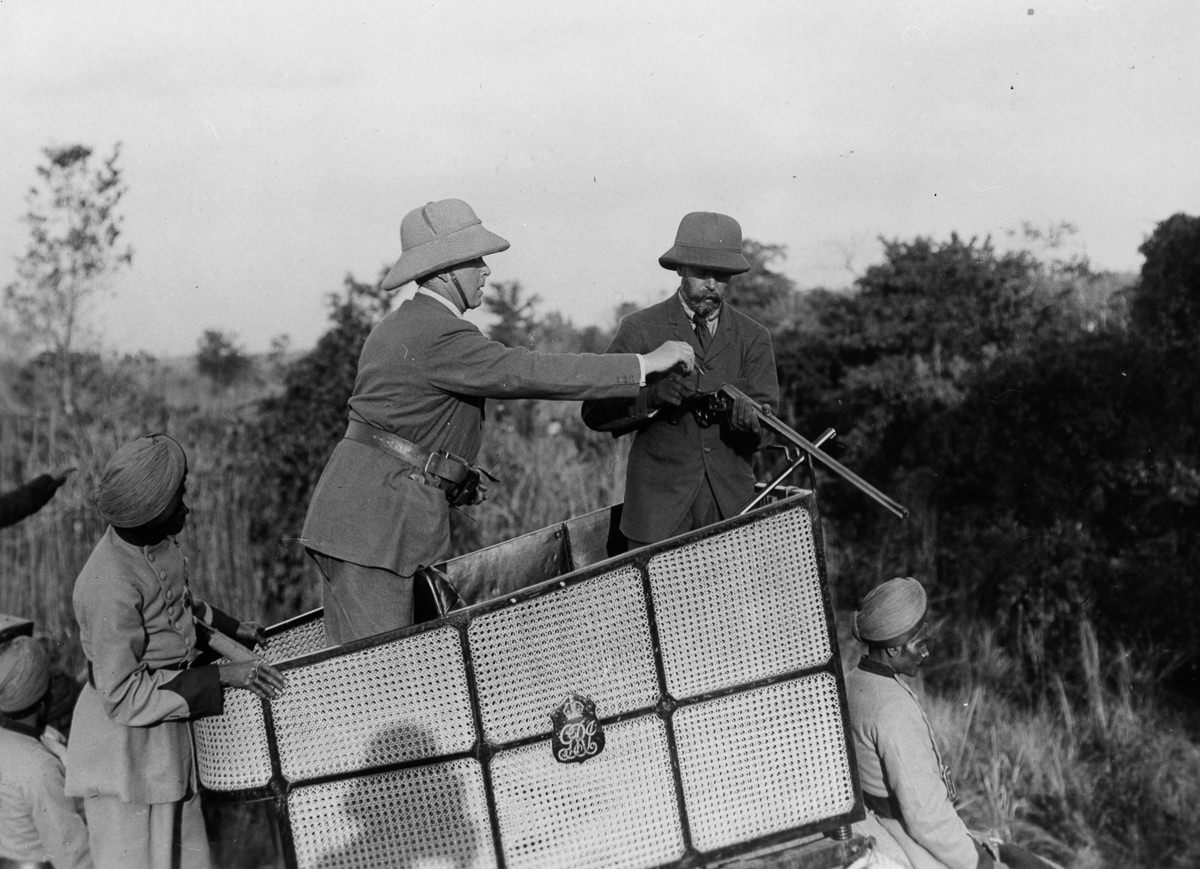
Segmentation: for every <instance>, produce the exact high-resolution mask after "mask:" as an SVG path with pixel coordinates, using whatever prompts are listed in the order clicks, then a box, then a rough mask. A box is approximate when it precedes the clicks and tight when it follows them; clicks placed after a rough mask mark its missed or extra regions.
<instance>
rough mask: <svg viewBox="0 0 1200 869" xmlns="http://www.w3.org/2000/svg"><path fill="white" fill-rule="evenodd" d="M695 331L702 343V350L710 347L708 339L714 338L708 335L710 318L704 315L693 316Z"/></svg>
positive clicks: (697, 338)
mask: <svg viewBox="0 0 1200 869" xmlns="http://www.w3.org/2000/svg"><path fill="white" fill-rule="evenodd" d="M692 323H693V330H692V331H694V332H695V333H696V340H697V341H699V342H700V349H701V350H703V349H704V348H706V347H707V346H708V339H709V338H711V337H712V336H711V335H709V334H708V318H707V317H705V316H704V315H703V314H700V313H695V314H692Z"/></svg>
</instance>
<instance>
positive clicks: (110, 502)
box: [96, 434, 187, 528]
mask: <svg viewBox="0 0 1200 869" xmlns="http://www.w3.org/2000/svg"><path fill="white" fill-rule="evenodd" d="M186 473H187V456H185V455H184V452H183V447H181V446H180V445H179V442H178V441H176V440H175V439H174V438H173V437H170V436H168V435H164V434H151V435H146V436H145V437H141V438H138V439H137V440H135V441H131V442H130V443H127V444H125V446H123V447H121V448H120V449H119V450H117V451H116V452H115V453H113V457H112V458H111V459H109V460H108V464H107V465H105V466H104V472H103V473H102V474H101V475H100V485H99V486H98V487H97V488H96V508H97V509H98V510H99V511H100V515H101V516H103V517H104V518H105V519H106V520H107V521H108V522H109V523H110V524H112V525H114V526H116V527H117V528H137V527H138V526H140V525H145V524H146V523H147V522H150V521H151V520H152V519H156V518H158V517H159V516H160V515H161V514H162V513H163V511H164V510H166V509H167V507H168V506H169V505H170V503H171V499H172V498H173V497H175V493H176V492H177V491H179V484H180V483H182V482H183V476H184V474H186Z"/></svg>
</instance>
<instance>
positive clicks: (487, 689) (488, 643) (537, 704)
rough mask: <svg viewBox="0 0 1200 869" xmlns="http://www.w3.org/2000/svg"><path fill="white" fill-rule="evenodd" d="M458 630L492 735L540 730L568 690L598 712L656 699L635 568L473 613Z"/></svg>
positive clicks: (506, 738)
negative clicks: (477, 614)
mask: <svg viewBox="0 0 1200 869" xmlns="http://www.w3.org/2000/svg"><path fill="white" fill-rule="evenodd" d="M467 637H468V639H469V642H470V646H471V660H472V662H473V663H474V666H475V684H476V688H477V689H478V693H479V705H480V709H481V711H482V714H483V730H484V736H485V738H487V739H488V740H489V741H491V742H498V743H502V742H510V741H513V740H516V739H521V738H524V737H529V736H536V735H538V734H542V733H549V732H550V729H551V722H550V713H551V712H552V711H553V710H554V707H555V706H557V705H558V704H559V703H560V702H561V701H562V699H563V697H565V696H566V695H567V694H570V693H579V694H584V695H586V696H588V697H590V698H591V699H592V700H594V701H595V703H596V714H597V715H598V716H600V717H601V718H604V717H607V716H610V715H616V714H618V713H621V712H628V711H631V710H634V709H643V708H646V707H648V706H652V705H654V703H655V702H657V700H658V686H657V679H656V676H655V669H654V656H653V649H652V645H651V642H650V626H649V622H648V621H647V618H646V598H645V594H644V593H643V590H642V581H641V575H640V573H639V572H638V570H637V568H636V567H632V566H630V567H624V568H621V569H619V570H615V571H613V572H612V573H607V574H601V575H600V576H597V577H594V578H592V579H589V580H586V581H584V582H582V583H579V584H578V585H573V586H569V587H567V588H561V589H557V590H555V591H552V592H549V593H547V594H544V595H541V596H539V597H536V598H532V599H530V600H527V601H525V602H523V603H519V604H515V605H513V606H509V607H506V608H504V609H502V610H496V611H494V612H491V613H487V614H486V615H482V616H480V617H478V618H476V619H474V620H473V621H472V622H471V625H470V627H469V628H468V629H467Z"/></svg>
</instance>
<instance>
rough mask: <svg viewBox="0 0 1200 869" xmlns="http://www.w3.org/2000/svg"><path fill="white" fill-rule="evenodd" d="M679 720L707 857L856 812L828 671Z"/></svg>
mask: <svg viewBox="0 0 1200 869" xmlns="http://www.w3.org/2000/svg"><path fill="white" fill-rule="evenodd" d="M674 722H675V738H676V744H677V745H678V747H679V768H680V774H681V776H682V779H683V799H684V805H686V806H687V812H688V819H689V820H690V822H691V829H692V840H693V843H694V844H695V846H696V847H697V848H698V849H699V850H701V851H710V850H712V849H714V848H720V847H723V846H726V845H731V844H734V843H737V842H743V841H746V840H748V839H752V838H755V837H757V836H765V835H768V834H770V833H775V832H779V831H782V830H787V829H790V828H793V827H797V826H799V825H801V824H806V823H810V822H813V821H818V820H821V819H824V818H831V817H836V816H838V815H842V814H844V813H846V812H849V811H850V810H851V809H852V808H853V806H854V787H853V783H852V780H851V777H850V763H849V758H848V757H847V754H846V743H845V731H844V729H843V720H842V713H841V706H840V704H839V699H838V689H837V681H836V680H835V679H834V677H833V676H832V675H830V674H829V673H818V674H816V675H814V676H808V677H805V678H803V679H798V680H795V681H789V682H782V683H778V684H775V685H770V686H767V687H765V688H759V689H756V690H754V691H749V692H746V693H745V694H734V695H731V696H728V697H722V698H719V699H716V700H710V701H706V702H703V703H698V704H696V705H695V706H687V707H681V708H680V709H679V710H678V711H677V712H676V713H675V718H674Z"/></svg>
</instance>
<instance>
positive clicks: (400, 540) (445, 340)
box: [302, 199, 693, 643]
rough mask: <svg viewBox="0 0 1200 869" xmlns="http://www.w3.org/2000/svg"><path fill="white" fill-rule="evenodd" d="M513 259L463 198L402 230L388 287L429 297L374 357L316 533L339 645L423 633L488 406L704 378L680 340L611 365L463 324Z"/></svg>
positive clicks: (313, 519) (317, 511)
mask: <svg viewBox="0 0 1200 869" xmlns="http://www.w3.org/2000/svg"><path fill="white" fill-rule="evenodd" d="M508 246H509V245H508V242H507V241H506V240H504V239H503V238H501V237H500V236H498V235H496V234H495V233H492V232H489V231H488V230H487V229H485V228H484V227H483V224H482V223H481V222H480V220H479V218H478V217H477V216H476V215H475V212H474V211H473V210H472V209H471V207H470V206H469V205H467V203H465V202H463V201H462V200H459V199H443V200H440V201H438V202H430V203H429V204H427V205H423V206H421V207H420V208H416V209H413V210H412V211H410V212H409V213H408V214H407V215H405V217H404V220H403V221H401V223H400V247H401V254H400V258H399V260H397V261H396V264H395V265H394V266H393V267H392V269H391V270H390V271H389V272H388V273H387V275H386V276H385V278H384V281H383V288H384V289H388V290H391V289H396V288H397V287H400V286H402V285H404V284H406V283H408V282H409V281H416V282H417V284H418V285H419V288H418V289H417V291H416V294H415V295H414V296H413V297H412V298H410V299H408V300H406V301H405V302H403V303H402V304H401V305H400V306H399V307H398V308H397V309H396V310H395V311H393V312H392V313H391V314H389V315H388V316H387V317H385V318H384V319H383V320H382V321H381V322H380V323H379V324H378V325H377V326H376V327H375V328H374V329H373V330H372V331H371V334H370V335H369V336H368V337H367V340H366V342H365V343H364V345H363V349H362V353H361V355H360V356H359V361H358V375H357V379H356V380H355V384H354V394H353V395H352V396H351V397H350V401H349V414H348V415H349V421H348V425H347V428H346V434H345V436H344V437H343V438H342V440H341V441H339V442H338V444H337V446H336V447H335V448H334V451H333V455H332V456H331V457H330V459H329V462H328V464H326V466H325V470H324V472H323V473H322V474H321V479H320V480H319V481H318V483H317V486H316V489H315V490H314V492H313V496H312V500H311V502H310V503H309V507H308V515H307V517H306V518H305V521H304V530H303V532H302V541H303V543H304V545H305V547H306V548H307V550H308V552H309V554H310V555H311V556H312V558H313V560H314V561H315V562H316V565H317V568H318V569H319V571H320V574H321V577H322V594H323V601H324V606H325V631H326V635H327V636H328V638H329V640H330V641H331V642H332V643H346V642H349V641H350V640H354V639H357V638H360V637H366V636H370V635H373V634H378V633H381V632H384V631H388V630H393V629H396V628H402V627H405V626H407V625H409V624H411V623H412V601H413V581H414V575H415V573H416V572H417V571H418V570H419V569H420V568H422V567H427V566H430V565H433V564H436V563H437V562H438V561H439V560H440V559H441V558H442V557H443V556H444V555H445V553H446V549H447V547H448V545H449V542H450V518H449V514H450V507H451V505H452V504H454V505H458V504H469V503H473V502H474V500H475V499H476V498H477V484H478V481H479V478H478V472H477V471H476V469H474V467H473V465H472V463H473V462H474V461H475V459H476V457H477V456H478V453H479V448H480V443H481V440H482V436H483V422H484V403H485V401H486V400H487V399H489V398H547V399H560V400H561V399H583V398H615V397H622V396H624V397H633V396H635V395H637V393H638V391H639V389H640V388H641V386H642V384H644V383H645V382H646V378H647V376H650V375H654V374H657V373H660V372H665V371H667V370H669V369H671V368H673V367H675V366H677V365H678V366H680V367H682V368H683V369H684V370H690V368H691V366H692V362H693V350H692V347H691V346H689V345H688V344H687V343H686V342H684V341H679V340H664V341H661V342H659V344H658V345H656V346H655V347H653V348H646V352H644V353H634V352H630V353H623V354H620V355H604V354H591V353H537V352H533V351H530V350H527V349H525V348H521V347H506V346H504V345H503V344H500V343H499V342H496V341H492V340H490V339H488V338H487V337H485V336H484V335H483V334H482V333H481V332H480V331H479V329H478V328H477V327H476V326H474V325H473V324H472V323H470V322H468V321H467V320H465V319H463V314H464V313H465V312H466V311H468V310H470V309H472V308H477V307H479V305H480V304H481V303H482V301H483V290H484V286H485V282H486V280H487V277H488V275H489V274H491V269H490V268H489V267H488V265H487V263H486V262H485V261H484V257H486V256H489V255H491V254H494V253H499V252H501V251H504V250H507V249H508Z"/></svg>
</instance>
